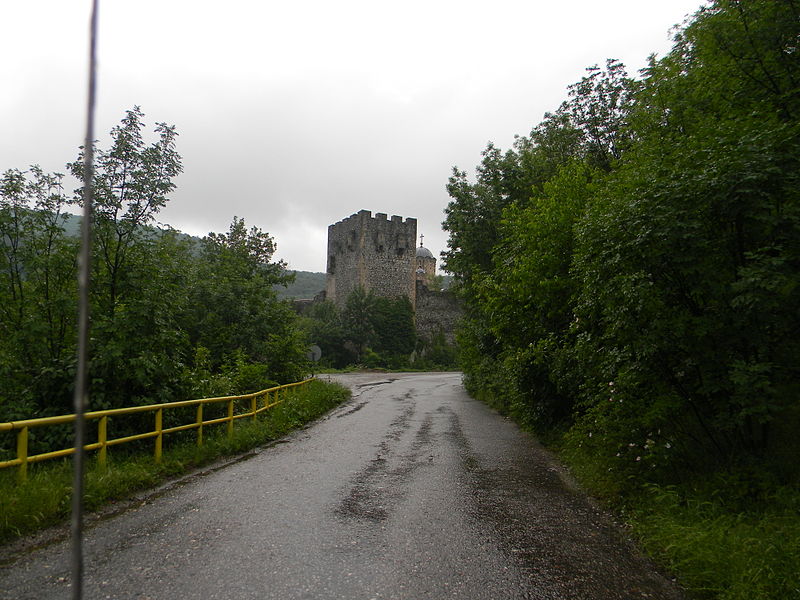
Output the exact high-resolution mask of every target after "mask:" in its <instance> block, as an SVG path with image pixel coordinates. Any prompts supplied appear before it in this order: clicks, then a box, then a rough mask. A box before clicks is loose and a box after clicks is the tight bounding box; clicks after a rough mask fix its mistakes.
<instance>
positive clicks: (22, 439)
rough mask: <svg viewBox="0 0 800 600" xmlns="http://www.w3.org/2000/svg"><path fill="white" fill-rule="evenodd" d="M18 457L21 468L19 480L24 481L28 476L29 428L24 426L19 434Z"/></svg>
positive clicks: (18, 474) (18, 472)
mask: <svg viewBox="0 0 800 600" xmlns="http://www.w3.org/2000/svg"><path fill="white" fill-rule="evenodd" d="M17 459H18V460H19V470H18V471H17V481H19V482H20V483H22V482H23V481H25V480H26V479H27V478H28V428H27V427H23V428H22V429H20V430H19V433H18V434H17Z"/></svg>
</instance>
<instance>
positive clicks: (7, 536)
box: [0, 380, 350, 542]
mask: <svg viewBox="0 0 800 600" xmlns="http://www.w3.org/2000/svg"><path fill="white" fill-rule="evenodd" d="M349 397H350V392H349V390H347V389H346V388H344V387H342V386H340V385H338V384H332V383H325V382H322V381H319V380H317V381H312V382H311V383H309V384H308V385H307V386H305V387H303V388H301V389H300V390H299V391H296V392H293V393H292V394H290V395H289V397H288V398H287V400H285V401H284V402H283V403H281V404H279V405H278V406H275V407H274V408H272V409H270V410H269V411H266V412H265V413H263V414H262V415H260V416H259V418H258V419H257V420H255V421H251V420H250V419H244V420H241V421H237V422H236V425H235V427H234V432H233V435H232V436H231V437H228V436H227V434H226V432H225V427H224V426H216V427H214V428H211V427H209V428H208V430H207V433H206V435H205V437H204V444H203V445H202V446H197V444H196V442H195V439H194V437H193V435H191V434H190V435H184V436H181V435H180V434H174V435H170V436H167V437H165V440H164V454H163V456H162V461H161V463H158V464H156V462H155V461H154V460H153V456H152V453H151V452H147V451H139V452H132V451H130V450H127V449H126V446H115V447H113V448H112V449H111V450H110V451H109V456H108V464H107V466H106V468H101V467H100V466H99V465H98V464H97V463H96V462H95V461H94V460H90V461H89V463H88V468H87V473H86V488H85V495H84V505H85V508H86V509H87V510H90V511H91V510H96V509H100V508H103V507H104V506H107V505H110V504H113V503H114V502H117V501H122V500H125V499H127V498H129V497H130V496H131V495H133V494H134V493H136V492H139V491H142V490H146V489H150V488H153V487H155V486H157V485H159V484H161V483H164V482H165V481H168V480H169V479H171V478H174V477H177V476H180V475H183V474H185V473H187V472H189V471H192V470H194V469H197V468H198V467H202V466H204V465H208V464H210V463H213V462H215V461H217V460H219V459H221V458H224V457H232V456H237V455H241V454H243V453H246V452H248V451H249V450H252V449H253V448H256V447H258V446H262V445H264V444H267V443H269V442H272V441H274V440H277V439H280V438H281V437H284V436H285V435H286V434H287V433H289V432H291V431H292V430H294V429H298V428H300V427H303V426H304V425H306V424H307V423H309V422H310V421H313V420H315V419H317V418H319V417H320V416H322V415H323V414H325V413H326V412H328V411H329V410H331V409H332V408H334V407H336V406H338V405H339V404H340V403H342V402H343V401H345V400H347V399H348V398H349ZM29 469H30V471H29V477H28V480H27V481H25V482H24V483H21V484H17V481H16V470H15V469H4V470H3V471H0V542H4V541H9V540H11V539H14V538H17V537H20V536H22V535H25V534H28V533H32V532H35V531H38V530H40V529H43V528H45V527H48V526H51V525H57V524H59V523H61V522H64V521H66V520H67V519H68V518H69V515H70V509H71V495H72V463H71V461H70V460H62V461H50V462H44V463H39V464H35V465H31V467H29Z"/></svg>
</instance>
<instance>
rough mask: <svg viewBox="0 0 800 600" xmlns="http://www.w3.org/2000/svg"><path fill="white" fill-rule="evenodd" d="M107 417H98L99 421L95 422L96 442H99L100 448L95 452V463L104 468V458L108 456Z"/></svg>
mask: <svg viewBox="0 0 800 600" xmlns="http://www.w3.org/2000/svg"><path fill="white" fill-rule="evenodd" d="M107 441H108V417H100V422H99V423H98V424H97V443H98V444H100V449H99V450H98V452H97V464H98V465H99V466H100V468H101V469H103V470H105V468H106V460H107V458H108V445H107V444H106V442H107Z"/></svg>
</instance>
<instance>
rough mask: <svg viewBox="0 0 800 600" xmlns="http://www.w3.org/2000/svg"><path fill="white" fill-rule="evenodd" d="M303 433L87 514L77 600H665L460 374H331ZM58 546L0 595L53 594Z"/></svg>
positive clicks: (648, 570)
mask: <svg viewBox="0 0 800 600" xmlns="http://www.w3.org/2000/svg"><path fill="white" fill-rule="evenodd" d="M339 378H340V379H341V380H342V381H343V382H344V383H346V384H348V385H350V386H351V387H352V388H353V390H354V392H353V398H352V400H351V401H349V402H348V403H347V404H345V405H342V406H341V407H339V408H337V409H336V410H334V411H333V412H332V413H330V414H329V415H328V416H326V417H325V418H324V419H322V420H321V421H319V422H317V423H315V424H314V425H313V426H311V427H310V428H308V429H306V430H303V431H300V432H298V433H296V434H294V435H292V436H290V437H289V438H287V439H286V440H285V443H280V444H276V445H274V446H272V447H269V448H265V449H263V450H261V451H260V452H258V453H256V454H255V455H254V456H253V457H251V458H249V459H247V460H242V461H239V462H235V463H233V464H229V465H227V466H224V467H223V468H216V469H209V470H207V471H205V472H203V473H198V474H194V475H193V476H189V477H186V478H184V479H182V480H180V481H178V482H174V483H173V484H171V485H169V486H167V487H166V488H164V489H162V490H160V491H159V492H158V493H157V494H154V495H152V496H150V497H148V498H145V499H143V500H142V501H140V502H137V503H135V504H134V505H133V506H131V507H130V508H129V509H128V510H125V511H123V512H121V513H120V514H117V515H115V516H113V517H110V518H105V519H98V520H96V521H95V522H94V523H93V524H92V526H91V527H90V528H89V529H88V531H87V536H86V541H85V554H86V581H85V584H84V589H85V598H92V599H94V598H131V599H134V598H135V599H139V600H145V599H167V598H169V599H189V598H198V599H204V600H207V599H213V598H224V599H233V600H238V599H251V598H252V599H266V598H281V599H285V600H291V599H295V598H324V599H334V598H347V599H365V600H369V599H373V598H374V599H379V598H380V599H385V598H397V599H400V598H402V599H424V598H465V599H471V598H476V599H482V598H486V599H505V598H532V599H570V600H572V599H584V598H585V599H592V600H605V599H616V598H659V599H661V598H669V599H673V598H674V599H677V598H681V595H680V592H679V591H678V590H677V588H676V587H675V586H674V585H673V584H672V583H671V582H670V581H669V580H667V579H665V578H664V577H662V576H661V575H659V574H658V573H656V572H655V570H654V569H653V568H652V566H651V565H650V564H649V563H648V562H647V561H646V560H644V559H642V558H641V557H640V556H638V555H637V553H636V551H635V549H634V548H633V547H632V545H631V544H630V542H629V541H627V540H626V539H625V536H624V532H623V531H622V530H620V529H619V528H618V527H617V526H616V525H615V524H614V523H613V522H612V520H611V519H610V518H609V517H608V515H606V514H604V513H603V512H602V511H600V510H599V509H597V508H596V507H595V506H594V505H593V504H592V503H591V502H590V501H589V500H588V499H587V498H586V497H585V496H584V495H583V494H582V493H581V492H580V491H579V490H578V489H577V488H576V487H575V486H574V484H572V483H571V481H570V479H569V477H568V476H567V475H566V474H565V472H564V471H563V469H562V468H561V467H560V466H559V465H558V464H557V463H556V462H555V461H554V460H553V459H552V457H551V456H550V455H549V454H548V453H547V452H546V451H544V450H543V449H542V448H541V447H540V446H539V444H538V443H537V442H536V441H535V440H534V439H533V438H532V437H530V436H529V435H527V434H525V433H523V432H520V430H519V429H518V428H517V427H516V426H515V425H514V424H513V423H511V422H509V421H507V420H506V419H504V418H502V417H501V416H499V415H497V414H496V413H494V412H492V411H491V410H489V409H487V408H486V407H485V406H484V405H482V404H481V403H479V402H476V401H474V400H472V399H471V398H469V396H467V395H466V393H465V392H464V390H463V387H462V385H461V377H460V374H457V373H446V374H434V373H426V374H402V375H388V376H387V375H380V374H377V375H371V374H357V375H347V376H339ZM68 558H69V545H68V542H63V541H62V542H54V543H50V544H48V545H46V546H45V547H42V548H39V549H36V550H33V551H26V552H23V553H17V554H10V551H9V549H5V550H4V551H2V552H0V560H2V559H4V560H5V561H6V562H5V564H4V565H3V566H2V567H0V598H2V599H4V600H5V599H7V600H11V599H14V600H23V599H37V600H45V599H49V598H68V597H69V595H70V590H69V585H70V584H69V565H68Z"/></svg>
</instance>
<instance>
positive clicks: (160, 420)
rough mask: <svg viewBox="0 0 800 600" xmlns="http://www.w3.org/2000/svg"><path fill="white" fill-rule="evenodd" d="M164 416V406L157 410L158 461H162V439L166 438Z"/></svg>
mask: <svg viewBox="0 0 800 600" xmlns="http://www.w3.org/2000/svg"><path fill="white" fill-rule="evenodd" d="M163 417H164V409H163V408H159V409H158V410H157V411H156V451H155V457H156V462H157V463H160V462H161V444H162V441H163V439H164V433H163V431H164V427H163V426H162V423H163Z"/></svg>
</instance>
